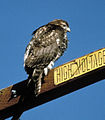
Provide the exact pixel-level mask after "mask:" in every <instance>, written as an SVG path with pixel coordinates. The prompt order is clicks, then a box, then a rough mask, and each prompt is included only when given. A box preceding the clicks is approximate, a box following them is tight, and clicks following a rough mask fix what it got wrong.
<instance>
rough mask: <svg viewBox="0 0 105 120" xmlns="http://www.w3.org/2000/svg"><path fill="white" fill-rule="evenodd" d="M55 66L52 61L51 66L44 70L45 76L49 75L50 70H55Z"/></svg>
mask: <svg viewBox="0 0 105 120" xmlns="http://www.w3.org/2000/svg"><path fill="white" fill-rule="evenodd" d="M53 66H54V62H53V61H51V62H50V63H49V65H48V66H47V67H46V68H44V74H45V75H48V72H49V70H51V69H52V68H53Z"/></svg>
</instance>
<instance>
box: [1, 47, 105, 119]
mask: <svg viewBox="0 0 105 120" xmlns="http://www.w3.org/2000/svg"><path fill="white" fill-rule="evenodd" d="M102 79H105V48H103V49H100V50H98V51H95V52H92V53H90V54H88V55H85V56H83V57H80V58H78V59H75V60H72V61H70V62H68V63H65V64H63V65H61V66H58V67H56V68H54V69H52V70H51V71H50V72H49V74H48V76H46V77H45V78H44V80H45V83H44V84H43V85H42V89H41V92H40V95H39V96H38V97H37V98H35V97H34V96H33V95H31V94H30V93H28V90H27V88H26V84H27V80H24V81H22V82H20V83H17V84H15V85H12V86H10V87H8V88H5V89H2V90H0V120H3V119H6V118H8V117H11V116H13V115H14V114H15V113H16V112H17V113H19V112H20V111H22V112H24V111H26V110H28V109H31V108H33V107H36V106H38V105H41V104H44V103H46V102H48V101H51V100H53V99H56V98H58V97H60V96H63V95H65V94H68V93H70V92H73V91H75V90H78V89H80V88H83V87H85V86H87V85H90V84H92V83H95V82H97V81H100V80H102ZM11 89H16V90H17V93H18V97H17V98H12V99H11ZM23 95H25V96H27V97H26V99H25V100H23V101H20V98H21V96H23Z"/></svg>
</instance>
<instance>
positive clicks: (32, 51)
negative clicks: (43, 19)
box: [24, 19, 70, 96]
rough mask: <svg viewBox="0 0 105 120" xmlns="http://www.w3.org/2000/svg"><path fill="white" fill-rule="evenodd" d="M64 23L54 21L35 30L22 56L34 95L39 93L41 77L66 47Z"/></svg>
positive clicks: (66, 26)
mask: <svg viewBox="0 0 105 120" xmlns="http://www.w3.org/2000/svg"><path fill="white" fill-rule="evenodd" d="M67 32H70V28H69V25H68V23H67V22H66V21H64V20H61V19H56V20H53V21H51V22H49V23H48V24H46V25H44V26H42V27H40V28H38V29H36V30H35V31H34V32H33V37H32V39H31V41H30V42H29V44H28V46H27V48H26V51H25V55H24V68H25V71H26V72H27V74H28V75H29V82H28V84H30V83H31V82H32V83H34V94H35V95H36V96H37V95H38V94H39V93H40V90H41V85H42V78H43V75H47V74H48V71H49V70H50V69H52V67H53V65H54V62H55V61H56V60H57V59H58V58H59V57H61V56H62V55H63V53H64V51H65V50H66V48H67V46H68V39H67Z"/></svg>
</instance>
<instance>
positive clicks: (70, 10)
mask: <svg viewBox="0 0 105 120" xmlns="http://www.w3.org/2000/svg"><path fill="white" fill-rule="evenodd" d="M53 19H64V20H66V21H68V23H69V24H70V28H71V33H70V34H68V39H69V41H70V42H69V48H68V49H67V51H66V52H65V54H64V56H63V57H62V58H61V59H60V60H58V61H57V62H56V64H55V67H56V66H58V65H60V64H63V63H65V62H68V61H70V60H72V59H75V58H77V57H81V56H83V55H85V54H88V53H90V52H92V51H95V50H98V49H100V48H103V47H105V0H53V1H50V0H37V1H36V0H17V1H16V0H1V1H0V37H1V38H0V39H1V40H0V41H1V43H0V55H1V57H0V58H1V59H0V77H1V78H0V79H1V80H0V89H2V88H5V87H7V86H10V85H12V84H15V83H17V82H20V81H22V80H24V79H26V78H27V75H26V73H25V71H24V68H23V56H24V51H25V47H26V46H27V44H28V42H29V41H30V39H31V37H32V36H31V33H32V32H33V30H35V29H36V28H38V27H40V26H41V25H44V24H47V23H48V22H50V21H52V20H53ZM8 120H10V119H8ZM21 120H105V80H103V81H100V82H97V83H95V84H93V85H90V86H88V87H85V88H83V89H80V90H78V91H75V92H73V93H71V94H68V95H66V96H63V97H61V98H58V99H56V100H53V101H51V102H48V103H46V104H43V105H41V106H38V107H36V108H33V109H31V110H29V111H27V112H25V113H24V114H23V115H22V117H21Z"/></svg>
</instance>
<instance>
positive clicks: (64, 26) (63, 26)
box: [49, 19, 71, 32]
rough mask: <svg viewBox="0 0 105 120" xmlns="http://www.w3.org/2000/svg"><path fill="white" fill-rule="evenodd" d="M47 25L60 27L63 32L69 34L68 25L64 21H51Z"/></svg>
mask: <svg viewBox="0 0 105 120" xmlns="http://www.w3.org/2000/svg"><path fill="white" fill-rule="evenodd" d="M49 24H53V25H57V26H60V27H61V28H63V29H64V31H65V32H70V31H71V30H70V28H69V24H68V23H67V22H66V21H64V20H61V19H56V20H53V21H51V22H50V23H49Z"/></svg>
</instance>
